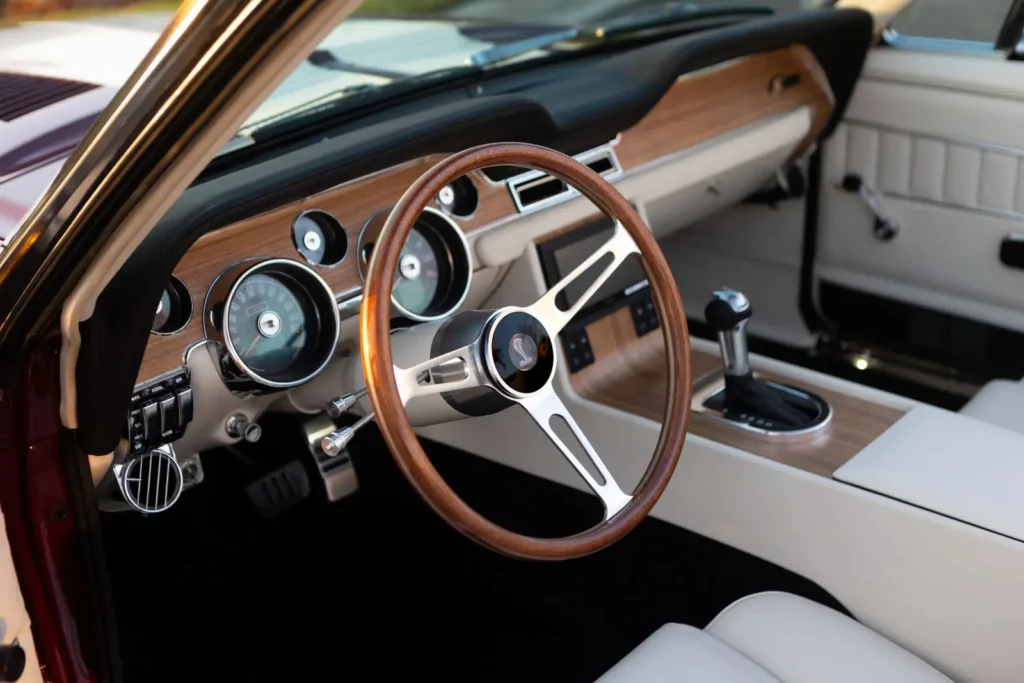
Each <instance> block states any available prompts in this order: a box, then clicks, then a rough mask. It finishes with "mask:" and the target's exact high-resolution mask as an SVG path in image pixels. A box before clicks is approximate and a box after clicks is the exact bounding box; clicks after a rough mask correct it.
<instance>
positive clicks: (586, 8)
mask: <svg viewBox="0 0 1024 683" xmlns="http://www.w3.org/2000/svg"><path fill="white" fill-rule="evenodd" d="M819 4H821V0H761V1H760V2H730V1H725V2H723V1H721V0H702V1H698V2H665V0H366V2H364V3H363V5H362V6H361V7H360V9H359V11H358V12H357V13H356V14H355V15H353V16H352V17H350V18H349V19H348V20H346V21H344V22H343V23H342V24H341V25H339V26H338V27H337V28H336V29H335V30H334V31H332V32H331V34H330V35H329V36H328V37H327V38H326V39H325V40H324V41H323V42H322V43H321V44H320V45H319V46H317V49H315V50H314V51H313V52H312V54H311V55H310V56H309V58H308V59H306V60H305V61H304V62H303V63H302V64H301V65H300V66H299V68H298V69H296V71H295V72H294V73H293V74H292V75H291V76H289V77H288V79H287V80H285V82H284V83H282V84H281V86H280V87H278V88H277V89H276V90H275V91H274V92H273V94H272V95H271V96H270V97H269V98H268V99H267V100H266V102H264V103H263V105H262V106H260V107H259V108H258V109H257V110H256V111H255V112H253V114H252V116H251V117H249V119H248V121H247V122H246V124H245V125H244V126H243V128H242V131H243V132H252V131H253V130H255V129H258V128H259V127H260V125H262V124H266V123H269V122H278V121H280V120H282V119H284V118H288V117H290V116H292V115H294V114H297V113H299V112H303V111H307V110H308V109H309V108H310V107H317V106H322V105H325V104H328V103H332V102H335V101H337V100H338V99H339V98H343V97H346V96H348V95H351V94H353V93H365V92H367V91H371V90H376V89H379V88H381V87H382V86H388V85H391V84H393V83H396V82H400V81H409V80H410V79H416V78H418V77H422V76H424V75H427V74H431V73H435V72H439V71H441V72H445V71H449V70H451V69H456V68H465V67H468V66H470V65H473V64H476V65H477V66H487V65H489V64H493V63H496V62H498V61H506V60H510V59H516V60H528V59H542V58H544V57H546V56H549V55H551V54H553V53H554V52H556V51H559V50H565V49H572V47H573V45H572V41H571V38H572V37H573V35H572V31H571V29H580V30H581V31H582V30H584V29H586V28H588V27H589V28H594V27H597V26H601V25H603V22H609V21H612V20H619V19H620V18H622V17H626V16H631V15H634V14H637V13H644V12H646V13H652V14H651V16H652V17H653V18H654V19H655V20H657V19H658V17H659V16H664V15H665V11H666V9H671V10H672V12H673V15H674V16H677V17H678V16H679V15H680V14H685V13H686V12H691V11H700V10H703V9H710V8H721V9H732V8H737V9H738V8H742V7H750V6H751V5H760V6H765V7H769V8H771V9H774V10H775V12H776V13H784V12H792V11H796V10H799V9H803V8H809V7H813V6H816V5H819ZM659 13H660V14H659ZM567 29H569V30H568V31H567ZM549 43H550V44H549Z"/></svg>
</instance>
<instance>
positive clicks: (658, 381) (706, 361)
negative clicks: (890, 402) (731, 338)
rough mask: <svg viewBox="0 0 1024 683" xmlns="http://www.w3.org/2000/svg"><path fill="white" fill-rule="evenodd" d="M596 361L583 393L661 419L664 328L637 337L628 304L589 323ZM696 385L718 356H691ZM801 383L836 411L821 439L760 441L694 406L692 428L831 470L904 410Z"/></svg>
mask: <svg viewBox="0 0 1024 683" xmlns="http://www.w3.org/2000/svg"><path fill="white" fill-rule="evenodd" d="M587 335H588V336H589V338H590V346H591V349H592V350H593V352H594V363H593V364H592V365H590V366H588V367H586V368H584V369H583V370H581V371H579V372H577V373H576V374H574V375H573V376H572V386H573V388H574V389H575V390H576V392H577V393H578V394H580V396H582V397H584V398H587V399H589V400H592V401H596V402H598V403H602V404H604V405H607V406H610V407H613V408H617V409H619V410H624V411H626V412H630V413H633V414H635V415H640V416H642V417H646V418H648V419H651V420H655V421H657V422H661V421H662V418H663V416H664V413H665V389H666V386H665V371H664V368H665V347H664V342H663V341H662V337H661V334H658V333H650V334H646V335H644V336H643V337H640V338H637V336H636V333H635V331H634V328H633V321H632V317H631V315H630V312H629V309H628V308H622V309H619V310H618V311H616V312H615V313H613V314H611V315H609V316H606V317H605V318H602V319H601V320H598V321H596V322H594V323H592V324H590V325H588V326H587ZM691 359H692V366H693V378H694V383H695V384H700V383H701V378H706V379H710V378H711V377H712V376H713V375H715V374H717V372H718V371H719V369H720V368H721V363H720V361H719V358H718V357H717V356H715V355H713V354H709V353H703V352H701V351H693V352H692V354H691ZM757 374H758V377H762V378H764V379H770V380H774V381H779V382H785V381H787V379H786V378H785V377H780V376H778V375H774V374H772V373H762V372H758V373H757ZM799 385H800V386H801V387H802V388H805V389H807V390H809V391H813V392H814V393H817V394H819V395H820V396H822V397H823V398H825V399H826V400H828V401H829V402H830V403H831V404H832V408H833V410H834V411H835V412H834V415H833V418H832V425H831V428H830V429H829V431H828V432H827V433H824V434H822V435H821V436H820V437H818V438H817V439H815V440H812V441H807V442H797V443H778V442H771V441H766V440H763V439H760V438H758V437H756V436H754V435H752V434H748V433H745V432H742V431H739V430H736V429H733V428H731V427H730V426H728V425H726V424H723V423H721V422H719V421H718V420H715V419H714V418H713V417H711V416H709V415H705V414H702V413H699V412H696V411H694V412H692V413H691V416H690V432H691V433H693V434H699V435H700V436H703V437H705V438H707V439H711V440H713V441H717V442H719V443H724V444H728V445H730V446H733V447H735V448H739V449H741V450H744V451H747V452H748V453H754V454H756V455H760V456H762V457H765V458H768V459H770V460H774V461H776V462H780V463H783V464H785V465H789V466H791V467H796V468H798V469H801V470H804V471H806V472H811V473H814V474H819V475H821V476H825V477H831V476H832V474H833V473H834V472H835V471H836V470H837V469H839V467H841V466H842V465H843V464H845V463H846V462H847V461H849V460H850V458H852V457H853V456H855V455H856V454H857V453H859V452H860V451H861V450H863V449H864V447H865V446H867V445H868V444H869V443H871V442H872V441H874V440H875V439H876V438H878V437H879V436H881V434H882V433H883V432H885V431H886V430H887V429H888V428H889V427H891V426H892V425H893V424H895V423H896V421H897V420H899V419H900V418H901V417H903V415H904V411H902V410H898V409H895V408H890V407H888V406H883V405H879V404H877V403H872V402H870V401H865V400H863V399H859V398H855V397H853V396H848V395H846V394H842V393H840V392H836V391H833V390H831V389H826V388H823V387H820V386H817V385H813V384H808V383H805V382H800V383H799Z"/></svg>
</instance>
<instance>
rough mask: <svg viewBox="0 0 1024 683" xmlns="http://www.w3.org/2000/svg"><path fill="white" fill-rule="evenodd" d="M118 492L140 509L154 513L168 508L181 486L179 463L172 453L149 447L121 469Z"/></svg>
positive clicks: (178, 493) (175, 498)
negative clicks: (153, 449) (119, 490)
mask: <svg viewBox="0 0 1024 683" xmlns="http://www.w3.org/2000/svg"><path fill="white" fill-rule="evenodd" d="M119 479H120V484H121V493H122V494H123V495H124V499H125V500H126V501H127V502H128V504H129V505H131V506H132V507H133V508H135V509H136V510H138V511H139V512H143V513H146V514H153V513H157V512H163V511H164V510H167V509H168V508H170V507H171V506H172V505H174V503H175V502H177V500H178V496H180V495H181V490H182V485H183V482H182V477H181V466H179V465H178V461H177V459H176V458H175V457H174V455H172V454H171V453H167V452H165V451H163V450H155V451H149V452H148V453H143V454H141V455H139V456H137V457H135V458H132V459H131V460H129V461H128V462H127V463H125V465H124V468H123V469H122V470H121V472H120V477H119Z"/></svg>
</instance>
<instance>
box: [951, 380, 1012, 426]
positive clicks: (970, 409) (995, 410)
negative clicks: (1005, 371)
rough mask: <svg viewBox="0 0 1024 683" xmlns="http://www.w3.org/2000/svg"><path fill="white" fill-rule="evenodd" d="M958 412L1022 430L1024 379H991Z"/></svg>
mask: <svg viewBox="0 0 1024 683" xmlns="http://www.w3.org/2000/svg"><path fill="white" fill-rule="evenodd" d="M960 414H961V415H969V416H971V417H973V418H977V419H979V420H983V421H985V422H988V423H989V424H994V425H996V426H997V427H1005V428H1006V429H1012V430H1014V431H1016V432H1024V380H1021V381H1019V382H1014V381H1012V380H1008V379H995V380H992V381H991V382H989V383H988V384H986V385H985V386H983V387H982V388H981V391H979V392H978V393H977V394H975V395H974V398H972V399H971V400H970V401H968V402H967V405H965V406H964V407H963V408H961V409H960Z"/></svg>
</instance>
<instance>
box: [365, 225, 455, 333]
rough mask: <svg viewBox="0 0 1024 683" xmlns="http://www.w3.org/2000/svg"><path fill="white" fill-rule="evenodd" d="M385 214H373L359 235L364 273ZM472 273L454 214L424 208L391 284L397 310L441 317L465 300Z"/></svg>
mask: <svg viewBox="0 0 1024 683" xmlns="http://www.w3.org/2000/svg"><path fill="white" fill-rule="evenodd" d="M386 219H387V213H383V212H382V213H380V214H378V215H377V216H374V217H373V218H371V219H370V220H369V221H368V222H367V224H366V225H365V226H364V227H363V231H362V233H361V234H360V236H359V245H360V246H359V253H360V262H359V267H360V274H363V273H365V268H366V265H367V264H368V263H369V259H370V256H371V254H372V250H373V247H374V240H376V239H378V237H379V235H380V231H381V229H382V228H383V226H384V223H385V221H386ZM472 277H473V270H472V266H471V262H470V255H469V246H468V245H467V244H466V238H465V237H464V236H463V234H462V230H460V229H459V227H458V226H457V225H455V223H453V222H452V220H451V219H450V218H448V217H447V216H445V215H444V214H442V213H441V212H440V211H438V210H436V209H432V208H429V207H428V208H426V209H424V211H423V213H422V214H420V217H419V218H418V219H417V220H416V224H415V225H414V226H413V228H412V230H411V231H410V232H409V236H408V237H407V238H406V240H405V244H404V245H402V251H401V253H400V254H399V257H398V266H397V267H396V269H395V280H394V284H393V285H392V289H391V302H392V304H393V305H394V308H395V310H396V311H397V312H398V313H399V314H400V315H402V316H403V317H406V318H409V319H410V320H416V321H419V322H425V321H430V320H439V319H441V318H444V317H447V316H448V315H451V314H452V313H454V312H455V310H456V309H457V308H458V307H459V306H461V305H462V302H463V301H464V300H465V298H466V295H467V294H468V293H469V287H470V284H471V280H472Z"/></svg>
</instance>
